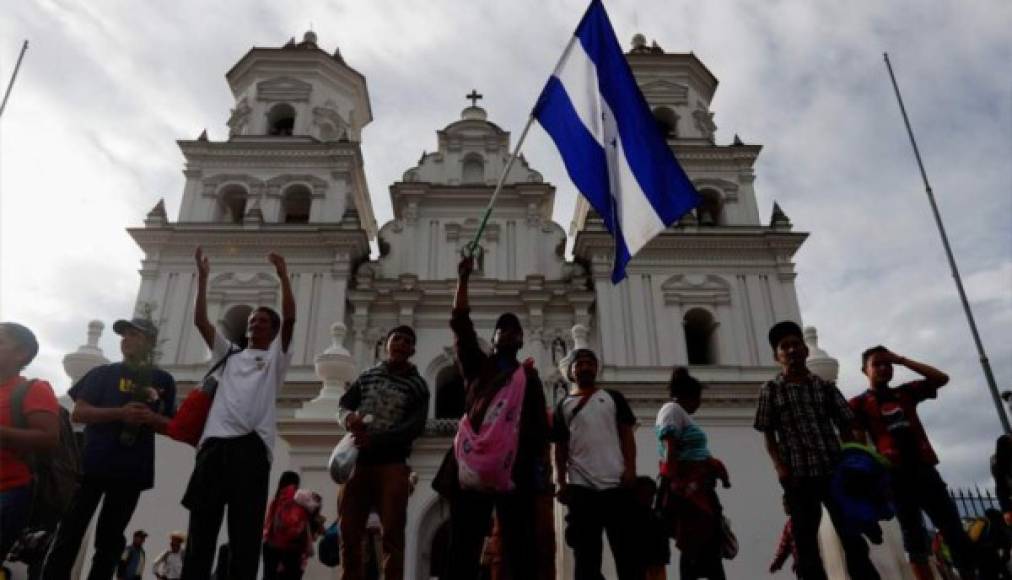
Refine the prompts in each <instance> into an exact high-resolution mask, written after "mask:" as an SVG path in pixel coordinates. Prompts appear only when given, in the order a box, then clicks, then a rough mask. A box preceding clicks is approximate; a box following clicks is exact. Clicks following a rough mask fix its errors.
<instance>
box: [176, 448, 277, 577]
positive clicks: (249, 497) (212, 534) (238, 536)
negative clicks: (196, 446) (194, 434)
mask: <svg viewBox="0 0 1012 580" xmlns="http://www.w3.org/2000/svg"><path fill="white" fill-rule="evenodd" d="M270 469H271V465H270V461H269V460H268V455H267V447H266V446H265V445H264V443H263V441H262V440H261V439H260V436H259V435H257V434H256V433H250V434H249V435H244V436H242V437H234V438H228V439H208V440H207V441H206V442H205V443H204V445H202V446H201V448H200V451H198V452H197V461H196V465H194V467H193V475H192V476H190V483H189V485H187V487H186V494H185V495H184V496H183V505H184V506H185V507H186V508H187V509H188V510H190V525H189V531H188V532H187V546H186V555H185V556H184V557H183V576H182V579H183V580H206V579H207V578H209V577H210V576H211V566H212V564H213V563H214V552H215V548H216V547H217V542H218V530H219V529H221V522H222V519H223V518H224V516H225V508H226V507H227V508H228V544H229V556H230V557H229V566H228V577H229V579H230V580H254V579H255V578H256V575H257V568H258V567H259V565H260V544H261V541H262V539H263V526H264V513H265V512H266V510H267V480H268V477H269V476H270Z"/></svg>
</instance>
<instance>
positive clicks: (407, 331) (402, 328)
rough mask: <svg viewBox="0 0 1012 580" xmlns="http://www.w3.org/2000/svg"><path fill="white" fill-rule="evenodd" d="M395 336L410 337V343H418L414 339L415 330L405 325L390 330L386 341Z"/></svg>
mask: <svg viewBox="0 0 1012 580" xmlns="http://www.w3.org/2000/svg"><path fill="white" fill-rule="evenodd" d="M395 334H403V335H405V336H410V337H411V342H412V343H414V342H417V341H418V338H417V337H415V329H414V328H411V327H410V326H408V325H407V324H402V325H400V326H397V327H394V328H391V329H390V332H388V333H387V340H390V337H391V336H393V335H395Z"/></svg>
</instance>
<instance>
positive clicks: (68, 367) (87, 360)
mask: <svg viewBox="0 0 1012 580" xmlns="http://www.w3.org/2000/svg"><path fill="white" fill-rule="evenodd" d="M104 328H105V325H104V324H102V321H100V320H92V321H91V322H89V323H88V340H87V342H86V343H85V344H82V345H81V346H79V347H78V348H77V351H75V352H72V353H70V354H68V355H67V356H65V357H63V370H64V371H66V373H67V376H69V377H70V380H71V382H74V383H76V382H77V381H78V380H80V379H81V377H83V376H84V375H85V373H87V372H88V371H90V370H91V369H93V368H95V367H97V366H99V365H104V364H107V363H108V362H109V359H107V358H105V356H104V355H103V354H102V349H101V348H99V346H98V340H99V338H101V337H102V330H103V329H104Z"/></svg>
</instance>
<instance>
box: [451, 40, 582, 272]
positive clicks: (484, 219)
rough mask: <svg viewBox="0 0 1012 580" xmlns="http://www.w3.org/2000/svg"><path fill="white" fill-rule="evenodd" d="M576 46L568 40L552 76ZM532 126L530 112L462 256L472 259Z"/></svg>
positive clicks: (532, 120)
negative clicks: (476, 228)
mask: <svg viewBox="0 0 1012 580" xmlns="http://www.w3.org/2000/svg"><path fill="white" fill-rule="evenodd" d="M574 44H576V36H575V35H574V36H573V37H572V38H570V39H569V43H568V44H566V48H565V49H563V51H562V56H560V57H559V62H557V63H556V64H555V68H553V69H552V74H555V71H558V70H559V67H560V66H562V63H563V62H565V61H566V57H567V56H569V51H570V50H572V48H573V45H574ZM535 106H536V105H535ZM533 124H534V111H533V110H532V111H531V114H530V116H529V117H527V124H526V125H524V130H523V131H521V132H520V138H519V139H518V140H517V144H516V145H515V146H514V147H513V154H512V155H510V158H509V161H507V162H506V167H505V168H503V170H502V173H501V174H500V175H499V182H498V183H496V185H495V190H494V191H493V192H492V198H491V199H489V200H488V207H486V208H485V213H483V214H482V216H481V223H479V224H478V230H477V231H476V232H474V238H473V239H472V240H471V241H470V242H468V244H467V245H466V246H464V255H465V256H467V257H469V258H473V257H474V251H475V250H477V249H478V242H480V241H481V234H482V233H484V231H485V226H486V225H488V218H489V217H490V216H491V215H492V208H493V207H495V200H496V198H498V197H499V192H500V191H502V186H503V184H504V183H506V176H507V175H508V174H509V172H510V169H512V168H513V162H515V161H516V160H517V157H518V156H519V155H520V146H521V145H523V144H524V140H525V139H526V138H527V132H528V131H530V129H531V125H533Z"/></svg>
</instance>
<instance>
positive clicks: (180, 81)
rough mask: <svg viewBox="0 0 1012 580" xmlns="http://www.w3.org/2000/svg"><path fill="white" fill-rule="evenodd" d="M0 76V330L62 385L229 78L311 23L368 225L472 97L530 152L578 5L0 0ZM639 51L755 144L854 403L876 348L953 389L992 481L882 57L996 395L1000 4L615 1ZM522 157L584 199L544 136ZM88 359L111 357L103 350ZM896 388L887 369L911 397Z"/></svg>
mask: <svg viewBox="0 0 1012 580" xmlns="http://www.w3.org/2000/svg"><path fill="white" fill-rule="evenodd" d="M3 4H4V10H3V11H2V13H0V74H2V78H3V82H4V83H6V79H7V76H8V75H9V73H10V71H11V69H12V68H13V65H14V60H15V58H16V56H17V51H18V49H19V47H20V43H21V40H22V39H24V38H28V39H29V41H30V43H31V48H30V50H29V53H28V56H27V58H26V61H25V64H24V67H23V69H22V72H21V76H20V78H19V80H18V84H17V86H16V88H15V91H14V95H13V97H12V100H11V103H10V105H9V106H8V109H7V111H6V113H5V114H4V118H3V119H2V126H0V196H2V201H0V203H2V206H0V241H2V246H0V319H6V320H16V321H19V322H22V323H25V324H28V325H29V326H31V327H32V328H34V329H35V330H36V332H37V333H38V334H39V336H40V338H41V342H42V352H41V353H40V355H39V357H38V359H37V361H36V362H35V363H34V364H33V365H32V367H31V368H30V369H29V372H28V374H30V375H33V376H41V377H49V378H52V379H53V383H54V385H55V386H56V388H57V390H58V391H61V392H62V391H65V390H66V389H67V388H68V387H69V385H68V384H67V383H68V380H67V379H66V377H65V375H64V373H63V371H62V368H61V363H60V361H61V359H62V357H63V355H64V354H66V353H67V352H69V351H72V350H74V349H76V348H77V347H78V346H79V345H80V344H81V343H82V342H83V341H84V335H85V328H86V324H87V321H88V320H91V319H96V318H97V319H100V320H103V321H105V322H106V324H107V328H108V325H110V324H111V321H112V320H114V319H115V318H117V317H120V316H123V315H126V314H128V313H129V312H130V311H131V309H132V306H133V302H134V298H135V296H136V292H137V288H138V286H139V276H138V274H137V270H138V268H139V263H140V259H141V253H140V251H139V250H138V248H137V247H136V246H135V245H134V243H133V241H132V240H131V239H130V238H129V237H128V236H127V234H126V232H125V228H126V227H128V226H134V225H139V224H140V223H141V221H142V219H143V217H144V214H145V213H146V212H147V211H148V210H149V209H150V208H151V207H152V206H153V205H154V204H155V203H156V202H157V201H158V199H159V198H165V201H166V204H167V206H168V211H169V215H170V216H175V215H176V213H177V212H178V208H179V201H180V195H181V189H182V184H183V176H182V173H181V169H182V156H181V154H180V153H179V150H178V148H177V147H176V145H175V140H176V139H179V138H194V137H196V136H197V135H198V134H199V133H200V132H201V130H203V129H205V128H206V129H207V130H208V133H209V135H210V137H211V138H212V139H224V138H225V137H226V136H227V130H226V127H225V120H226V119H227V117H228V112H229V107H230V106H231V105H232V100H231V96H230V93H229V91H228V87H227V85H226V83H225V80H224V73H225V71H226V70H228V68H229V67H230V66H231V65H232V64H234V63H235V62H236V61H237V60H238V59H239V58H240V57H241V56H242V55H243V54H244V53H245V52H246V51H247V50H248V49H249V48H250V47H251V46H253V45H257V46H279V45H281V44H283V43H284V42H285V41H286V40H287V39H288V38H290V37H292V36H296V37H301V35H302V33H303V32H304V31H305V30H306V29H307V28H309V26H310V25H312V27H313V29H314V30H315V31H316V32H317V33H318V35H319V42H320V44H321V46H322V47H323V48H324V49H325V50H328V51H331V50H333V49H334V48H336V47H340V49H341V52H342V54H343V55H344V57H345V59H346V60H347V62H348V63H349V64H350V65H351V66H353V67H354V68H356V69H357V70H358V71H360V72H361V73H362V74H364V75H365V76H366V77H367V79H368V83H369V91H370V96H371V97H372V99H373V101H372V106H373V114H374V117H375V121H374V122H373V123H372V124H371V125H370V126H369V127H367V128H366V130H365V132H364V137H363V149H364V154H365V160H366V173H367V176H368V179H369V187H370V190H371V193H372V196H373V203H374V207H375V209H376V215H377V219H378V221H379V222H380V223H383V222H385V221H386V220H388V219H389V218H390V216H391V211H390V204H389V196H388V189H387V188H388V187H389V185H390V184H391V183H392V182H394V181H396V180H398V179H399V178H400V176H401V174H402V173H403V171H404V170H405V169H407V168H409V167H411V166H413V165H414V163H415V162H416V161H417V159H418V157H419V155H420V153H421V152H422V151H423V150H429V151H431V150H433V149H434V148H435V139H436V138H435V134H434V131H435V130H436V129H439V128H441V127H443V126H445V125H446V124H448V123H450V122H452V121H454V120H456V119H457V118H458V116H459V112H460V110H461V109H462V108H463V107H464V106H465V105H466V101H465V100H464V98H463V97H464V95H465V94H466V93H467V92H469V91H470V90H471V89H472V88H477V89H478V90H479V91H480V92H481V93H483V94H484V95H485V100H484V101H483V103H482V104H483V106H484V107H486V109H487V110H488V111H489V116H490V120H492V121H495V122H496V123H498V124H499V125H500V126H502V127H504V128H507V129H508V130H512V131H513V132H514V135H516V134H518V133H519V131H520V128H521V127H522V125H523V122H524V121H525V119H526V116H527V114H528V112H529V109H530V107H531V105H532V104H533V102H534V99H535V98H536V96H537V94H538V92H539V91H540V89H541V86H542V84H543V83H544V81H545V80H546V78H547V75H548V74H549V72H550V70H551V69H552V67H553V66H554V64H555V61H556V59H557V58H558V56H559V54H560V52H561V49H562V47H563V46H564V44H565V43H566V41H567V39H568V37H569V36H570V34H571V33H572V30H573V29H574V27H575V25H576V23H577V21H578V20H579V17H580V15H581V14H582V12H583V10H584V9H585V7H586V3H585V0H548V1H545V0H537V1H534V0H514V1H511V2H491V1H482V2H475V1H471V2H464V1H462V0H457V1H453V2H450V1H433V0H427V1H425V2H420V1H418V2H413V1H412V2H408V1H398V2H394V1H392V0H380V1H370V2H366V1H362V0H359V1H355V2H352V1H336V0H335V1H331V2H307V1H297V2H268V1H259V2H238V1H234V0H223V1H218V2H210V3H209V2H198V1H196V0H187V1H180V2H171V3H164V2H142V3H138V2H130V1H127V0H122V1H112V0H110V1H105V0H102V1H96V2H75V1H72V0H34V1H29V0H6V1H5V2H4V3H3ZM606 6H607V8H608V10H609V12H610V14H611V18H612V21H613V24H614V26H615V29H616V33H617V35H618V37H619V38H620V40H621V41H622V42H623V43H624V44H626V43H627V42H628V40H629V39H631V38H632V36H633V34H634V33H636V32H642V33H643V34H645V35H646V36H647V38H648V39H651V40H653V39H656V40H657V42H658V43H659V44H660V45H661V46H662V47H663V48H665V49H666V50H668V51H677V52H685V51H690V50H691V51H693V52H695V53H696V54H697V55H698V56H699V57H700V58H701V59H702V60H703V62H704V63H705V64H706V65H707V66H708V67H709V68H710V70H711V71H712V72H713V73H714V74H715V75H716V76H717V77H718V78H719V79H720V86H719V87H718V90H717V94H716V97H715V99H714V102H713V110H714V111H715V112H716V117H715V121H716V123H717V125H718V126H719V129H718V131H717V141H718V143H729V142H730V141H731V139H732V138H733V135H734V134H735V133H737V134H739V135H740V136H741V138H742V139H743V140H744V141H745V142H747V143H761V144H763V145H764V146H765V148H764V150H763V153H762V155H761V156H760V159H759V162H758V167H757V174H758V180H757V182H756V189H757V191H758V195H759V204H760V208H761V213H762V214H763V218H764V219H766V218H768V215H769V212H770V208H771V206H772V203H773V201H774V200H776V201H778V202H779V203H780V204H781V206H782V207H783V208H784V210H785V211H786V212H787V214H788V215H789V216H790V217H791V219H792V220H793V222H794V224H795V227H796V229H798V230H801V231H807V232H811V234H812V235H811V237H810V239H809V240H808V242H807V243H806V244H805V245H804V247H803V248H802V249H801V251H800V252H799V253H798V255H797V265H798V272H799V277H798V293H799V298H800V301H801V306H802V312H803V315H804V318H805V323H806V324H811V325H814V326H816V327H818V329H819V331H820V336H821V344H822V346H823V348H825V349H826V350H827V351H829V352H830V353H831V354H833V355H834V356H836V357H838V358H839V359H840V360H841V362H842V367H843V368H842V372H841V387H842V388H843V390H844V392H845V393H846V394H848V395H851V394H856V393H857V392H859V391H860V390H861V389H862V388H863V380H862V376H861V375H860V373H859V371H858V364H859V363H858V357H859V353H860V351H861V350H862V349H863V348H865V347H867V346H869V345H872V344H876V343H884V344H886V345H888V346H890V347H892V348H893V349H894V350H896V351H897V352H899V353H901V354H904V355H907V356H909V357H911V358H916V359H920V360H926V361H929V362H931V363H933V364H935V365H937V366H939V367H940V368H942V369H944V370H946V371H948V372H950V374H951V375H952V377H953V380H952V383H951V386H949V387H947V388H946V389H945V390H944V391H943V392H942V395H941V397H940V399H939V400H938V401H936V402H931V403H928V404H927V405H925V406H924V407H923V415H924V418H925V422H926V423H927V426H928V428H929V430H930V432H931V435H932V438H933V440H934V441H935V442H936V445H937V447H939V448H940V451H941V456H942V461H943V466H942V469H943V472H944V474H945V476H946V477H947V478H948V480H949V481H950V482H951V483H953V484H967V483H971V482H985V480H986V479H987V469H986V462H987V456H988V455H989V454H990V450H991V448H992V445H993V441H994V438H995V436H996V435H997V434H998V431H999V426H998V422H997V419H996V415H995V411H994V409H993V407H992V404H991V401H990V398H989V395H988V393H987V391H986V386H985V382H984V379H983V376H982V373H981V370H980V366H979V364H978V361H977V356H976V353H975V351H974V349H973V345H972V342H971V338H970V333H969V330H968V327H967V325H966V322H965V320H964V317H963V313H962V310H961V307H960V304H959V300H958V297H957V295H956V290H955V287H954V285H953V283H952V279H951V277H950V274H949V270H948V266H947V264H946V262H945V257H944V253H943V250H942V247H941V244H940V242H939V239H938V235H937V233H936V231H935V227H934V223H933V221H932V217H931V213H930V210H929V207H928V204H927V202H926V199H925V196H924V191H923V187H922V184H921V181H920V178H919V176H918V173H917V168H916V165H915V163H914V159H913V156H912V154H911V152H910V148H909V144H908V142H907V137H906V134H905V133H904V130H903V126H902V121H901V119H900V117H899V112H898V109H897V105H896V102H895V100H894V97H893V95H892V88H891V86H890V84H889V81H888V77H887V76H886V71H885V68H884V65H883V61H882V52H883V51H888V52H889V53H890V55H891V57H892V59H893V63H894V66H895V67H896V68H897V74H898V77H899V82H900V84H901V88H902V89H903V91H904V95H905V98H906V99H907V103H906V104H907V107H908V111H909V113H910V116H911V119H912V122H913V123H914V127H915V131H916V132H917V137H918V139H919V141H920V145H921V150H922V154H923V156H924V160H925V163H926V164H927V168H928V173H929V176H930V178H931V179H932V184H933V186H934V189H935V192H936V195H937V197H938V202H939V205H940V207H941V210H942V212H943V215H944V218H945V220H946V225H947V227H948V231H949V236H950V239H951V241H952V245H953V248H954V251H955V254H956V257H957V260H958V261H959V264H960V267H961V268H962V273H963V277H964V280H965V284H966V288H967V292H968V294H969V296H970V300H971V302H972V305H973V309H974V311H975V313H976V316H977V320H978V324H979V326H980V331H981V335H982V337H983V340H984V343H985V345H986V347H987V348H988V349H989V355H990V358H991V362H992V365H993V367H994V371H995V374H996V376H997V378H998V381H999V384H1000V385H1002V386H1003V388H1012V340H1010V339H1012V331H1010V330H1009V329H1010V328H1012V162H1010V160H1012V66H1010V63H1012V41H1010V37H1009V33H1008V31H1009V30H1012V3H1009V2H1007V1H1003V0H993V1H986V0H980V1H973V2H957V1H955V0H953V1H951V2H942V1H937V0H928V1H921V0H917V1H914V0H911V1H890V2H872V1H859V2H847V3H840V2H836V3H826V2H807V1H803V0H802V1H797V2H779V1H778V2H758V1H755V0H753V1H741V2H732V1H723V0H721V1H715V2H672V1H671V0H657V1H646V0H635V1H633V0H628V1H619V0H611V1H608V2H606ZM525 154H526V157H527V159H528V160H529V161H530V162H531V164H532V165H533V166H534V167H535V168H537V169H539V170H541V171H542V172H543V173H544V174H545V176H546V179H548V180H549V181H551V182H552V183H554V184H555V185H556V186H557V187H558V195H557V199H558V203H557V207H556V212H555V219H556V220H557V221H558V222H559V223H561V224H562V225H563V226H565V227H567V229H568V225H569V221H570V218H571V213H572V207H573V200H574V199H575V196H576V195H577V194H576V192H575V190H574V188H573V186H572V184H571V183H570V182H569V180H568V179H567V177H566V175H565V173H564V170H563V169H562V166H561V164H560V161H559V158H558V155H557V153H556V152H555V150H554V148H553V147H552V145H551V142H550V141H549V139H548V138H547V136H546V135H545V134H544V133H543V132H541V131H540V129H535V130H534V131H533V132H532V133H531V136H530V137H529V139H528V145H527V146H526V147H525ZM101 346H102V347H103V348H104V349H105V352H106V353H107V354H109V355H111V356H113V357H115V356H116V353H117V352H118V347H117V344H116V342H115V340H114V339H113V336H112V335H111V332H109V331H108V330H107V332H106V335H105V336H104V337H103V340H102V343H101ZM905 376H907V375H901V377H905Z"/></svg>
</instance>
